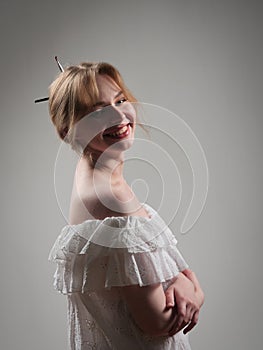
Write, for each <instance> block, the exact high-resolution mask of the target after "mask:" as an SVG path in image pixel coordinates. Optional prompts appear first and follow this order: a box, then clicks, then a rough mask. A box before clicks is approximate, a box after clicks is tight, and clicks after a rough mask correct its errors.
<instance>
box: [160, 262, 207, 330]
mask: <svg viewBox="0 0 263 350" xmlns="http://www.w3.org/2000/svg"><path fill="white" fill-rule="evenodd" d="M165 296H166V306H167V308H171V307H176V309H177V314H178V315H177V318H176V320H175V323H174V324H173V326H172V328H171V329H170V332H169V335H170V336H173V335H174V334H175V333H177V332H179V331H180V330H182V329H183V328H185V327H186V326H187V325H188V326H187V327H186V328H185V329H184V333H185V334H186V333H188V332H189V331H190V330H191V329H193V327H194V326H195V325H196V324H197V323H198V318H199V311H200V308H201V306H202V305H203V303H204V293H203V291H202V289H201V287H200V284H199V282H198V280H197V277H196V275H195V273H194V272H193V271H191V270H189V269H186V270H184V271H182V273H179V275H178V276H176V278H175V281H174V282H173V284H172V285H171V286H170V287H169V288H168V289H167V290H166V292H165ZM175 302H176V303H175Z"/></svg>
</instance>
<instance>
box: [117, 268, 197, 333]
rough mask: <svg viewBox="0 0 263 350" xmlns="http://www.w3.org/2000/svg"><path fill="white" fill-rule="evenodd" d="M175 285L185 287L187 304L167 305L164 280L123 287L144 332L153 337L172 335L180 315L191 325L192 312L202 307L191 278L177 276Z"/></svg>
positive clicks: (129, 305)
mask: <svg viewBox="0 0 263 350" xmlns="http://www.w3.org/2000/svg"><path fill="white" fill-rule="evenodd" d="M173 285H175V286H176V288H177V289H178V290H181V293H182V295H183V299H184V305H185V306H184V307H181V308H178V307H172V308H171V307H170V308H167V307H166V295H165V292H164V290H163V287H162V284H161V283H159V284H155V285H149V286H143V287H140V286H139V285H133V286H125V287H121V291H122V295H123V297H124V299H125V301H126V303H127V306H128V308H129V310H130V313H131V315H132V317H133V319H134V321H135V323H136V324H137V325H138V326H139V328H141V330H142V331H143V332H144V333H146V334H149V335H153V336H163V335H171V334H169V333H170V331H171V330H173V329H174V328H175V327H174V325H175V324H176V322H177V320H178V317H180V318H182V319H183V320H184V322H186V324H188V323H189V322H190V321H191V318H192V314H193V313H194V312H196V311H197V310H198V306H197V305H196V304H195V302H193V300H194V295H195V288H194V285H193V283H192V282H191V281H190V279H188V278H187V277H186V276H184V274H182V273H179V274H178V275H177V276H176V277H175V278H174V282H173ZM189 309H191V312H189ZM178 331H179V330H178ZM175 333H176V332H175ZM175 333H174V334H175Z"/></svg>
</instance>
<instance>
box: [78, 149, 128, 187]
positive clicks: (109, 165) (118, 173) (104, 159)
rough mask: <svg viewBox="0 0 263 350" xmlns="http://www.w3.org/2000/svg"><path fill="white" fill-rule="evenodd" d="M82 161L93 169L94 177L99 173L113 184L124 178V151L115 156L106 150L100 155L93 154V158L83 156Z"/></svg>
mask: <svg viewBox="0 0 263 350" xmlns="http://www.w3.org/2000/svg"><path fill="white" fill-rule="evenodd" d="M81 161H82V162H83V163H85V166H86V167H88V168H89V170H91V172H92V173H93V177H94V175H97V174H98V175H103V176H106V177H108V178H109V180H110V183H111V184H112V185H113V184H115V183H120V182H123V180H124V178H123V166H124V157H123V154H122V153H121V154H119V155H118V156H115V157H113V156H112V155H108V154H107V153H106V152H104V153H103V154H101V155H99V156H94V154H93V157H92V158H90V157H82V158H81Z"/></svg>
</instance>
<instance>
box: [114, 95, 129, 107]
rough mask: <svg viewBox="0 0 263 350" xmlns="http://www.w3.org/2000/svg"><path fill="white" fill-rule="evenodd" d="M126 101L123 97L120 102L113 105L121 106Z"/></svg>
mask: <svg viewBox="0 0 263 350" xmlns="http://www.w3.org/2000/svg"><path fill="white" fill-rule="evenodd" d="M126 101H127V99H126V98H125V97H123V98H122V99H120V100H118V101H117V102H115V105H117V106H118V105H121V104H123V103H124V102H126Z"/></svg>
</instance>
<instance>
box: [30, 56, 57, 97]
mask: <svg viewBox="0 0 263 350" xmlns="http://www.w3.org/2000/svg"><path fill="white" fill-rule="evenodd" d="M55 61H56V62H57V65H58V68H59V70H60V71H61V72H64V68H63V66H62V64H61V63H60V62H59V60H58V56H55ZM48 100H49V97H43V98H38V99H36V100H35V103H39V102H45V101H48Z"/></svg>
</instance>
